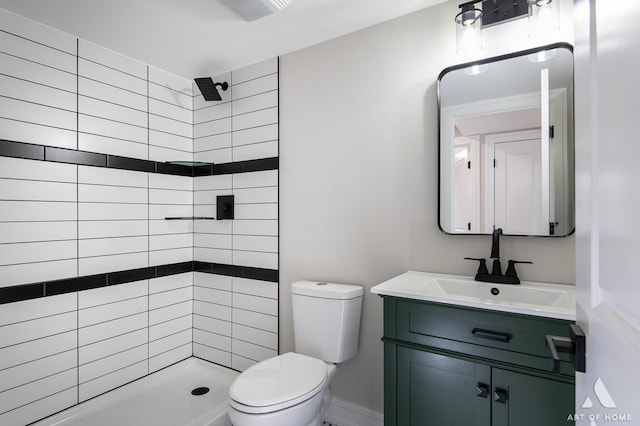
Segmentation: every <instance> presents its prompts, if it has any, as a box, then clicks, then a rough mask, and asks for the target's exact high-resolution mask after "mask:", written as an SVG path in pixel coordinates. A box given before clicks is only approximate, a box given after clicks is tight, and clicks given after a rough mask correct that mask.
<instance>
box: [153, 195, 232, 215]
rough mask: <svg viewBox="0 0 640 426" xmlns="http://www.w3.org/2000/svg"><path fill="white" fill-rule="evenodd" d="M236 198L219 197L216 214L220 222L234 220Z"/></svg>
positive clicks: (217, 198)
mask: <svg viewBox="0 0 640 426" xmlns="http://www.w3.org/2000/svg"><path fill="white" fill-rule="evenodd" d="M234 204H235V200H234V196H233V195H218V196H217V197H216V214H217V216H218V220H223V219H233V218H234V217H235V215H234V210H235V209H234ZM164 220H216V218H215V217H211V216H169V217H165V218H164Z"/></svg>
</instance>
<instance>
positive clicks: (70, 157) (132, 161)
mask: <svg viewBox="0 0 640 426" xmlns="http://www.w3.org/2000/svg"><path fill="white" fill-rule="evenodd" d="M0 156H1V157H12V158H23V159H27V160H40V161H51V162H55V163H67V164H78V165H82V166H92V167H107V168H111V169H121V170H132V171H137V172H146V173H161V174H168V175H175V176H191V177H200V176H212V175H227V174H232V173H247V172H259V171H264V170H277V169H278V168H279V159H278V157H270V158H260V159H257V160H245V161H234V162H231V163H219V164H215V165H214V164H211V165H206V166H185V165H181V164H168V163H163V162H160V161H151V160H141V159H139V158H130V157H120V156H117V155H111V154H101V153H98V152H90V151H81V150H75V149H67V148H57V147H52V146H46V145H38V144H32V143H25V142H17V141H9V140H4V139H0Z"/></svg>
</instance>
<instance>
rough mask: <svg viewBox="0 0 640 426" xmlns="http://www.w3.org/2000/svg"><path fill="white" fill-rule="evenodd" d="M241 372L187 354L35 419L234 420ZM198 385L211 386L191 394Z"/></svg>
mask: <svg viewBox="0 0 640 426" xmlns="http://www.w3.org/2000/svg"><path fill="white" fill-rule="evenodd" d="M238 374H239V373H237V372H235V371H233V370H229V369H227V368H224V367H220V366H218V365H215V364H212V363H210V362H207V361H203V360H201V359H198V358H188V359H186V360H184V361H181V362H179V363H177V364H174V365H172V366H170V367H167V368H165V369H164V370H160V371H158V372H156V373H153V374H151V375H149V376H146V377H144V378H142V379H140V380H137V381H135V382H132V383H129V384H127V385H125V386H122V387H120V388H117V389H115V390H113V391H111V392H107V393H105V394H103V395H100V396H98V397H97V398H93V399H91V400H89V401H86V402H83V403H82V404H79V405H76V406H74V407H71V408H69V409H67V410H65V411H62V412H60V413H58V414H55V415H53V416H51V417H47V418H46V419H44V420H41V421H39V422H37V423H35V425H37V426H54V425H60V426H63V425H64V426H67V425H91V426H114V425H118V426H146V425H149V426H151V425H153V426H176V425H185V426H231V421H230V420H229V416H228V415H227V407H228V402H227V396H228V391H229V387H230V386H231V383H232V382H233V380H234V379H235V378H236V377H237V376H238ZM199 387H208V388H209V389H210V390H209V392H208V393H206V394H204V395H200V396H194V395H191V391H192V390H193V389H195V388H199Z"/></svg>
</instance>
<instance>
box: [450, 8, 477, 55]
mask: <svg viewBox="0 0 640 426" xmlns="http://www.w3.org/2000/svg"><path fill="white" fill-rule="evenodd" d="M480 1H482V0H475V1H470V2H467V3H463V4H461V5H458V7H459V8H460V9H461V11H460V13H458V14H457V15H456V19H455V20H456V50H457V52H458V56H465V57H471V56H473V55H476V54H478V53H480V52H481V51H482V49H483V47H484V46H483V43H482V11H481V10H480V9H476V8H475V4H476V3H479V2H480Z"/></svg>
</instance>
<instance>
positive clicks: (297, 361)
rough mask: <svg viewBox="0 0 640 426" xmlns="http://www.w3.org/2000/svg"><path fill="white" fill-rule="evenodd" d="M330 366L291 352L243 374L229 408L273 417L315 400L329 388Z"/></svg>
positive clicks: (235, 384)
mask: <svg viewBox="0 0 640 426" xmlns="http://www.w3.org/2000/svg"><path fill="white" fill-rule="evenodd" d="M327 370H328V368H327V364H325V363H324V361H321V360H319V359H316V358H312V357H309V356H306V355H301V354H297V353H294V352H289V353H286V354H284V355H279V356H277V357H274V358H270V359H267V360H265V361H262V362H259V363H257V364H255V365H253V366H251V367H249V368H248V369H247V370H245V371H244V372H243V373H241V374H240V375H239V376H238V377H237V378H236V380H235V381H234V382H233V384H232V385H231V388H230V389H229V404H230V405H231V406H232V407H233V408H235V409H236V410H238V411H241V412H244V413H250V414H262V413H270V412H273V411H278V410H283V409H285V408H289V407H292V406H294V405H297V404H299V403H301V402H304V401H306V400H308V399H309V398H312V397H313V396H314V395H316V394H318V393H319V392H320V391H321V390H322V389H323V388H324V386H325V384H326V382H327V380H328V378H327Z"/></svg>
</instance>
